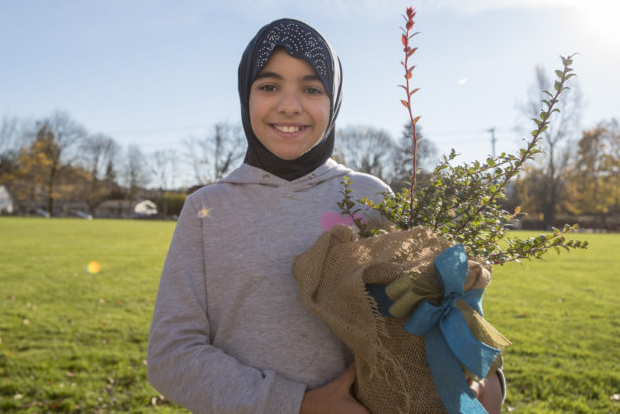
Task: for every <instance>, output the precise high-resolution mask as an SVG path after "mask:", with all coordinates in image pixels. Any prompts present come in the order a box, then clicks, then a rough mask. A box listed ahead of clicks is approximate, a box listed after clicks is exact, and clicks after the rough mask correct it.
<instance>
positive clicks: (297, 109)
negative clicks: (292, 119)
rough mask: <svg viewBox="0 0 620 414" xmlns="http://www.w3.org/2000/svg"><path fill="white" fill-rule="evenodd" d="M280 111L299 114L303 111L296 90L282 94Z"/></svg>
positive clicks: (279, 104) (287, 113) (279, 105)
mask: <svg viewBox="0 0 620 414" xmlns="http://www.w3.org/2000/svg"><path fill="white" fill-rule="evenodd" d="M280 96H281V97H280V102H279V103H278V112H280V113H282V114H286V115H294V114H299V113H301V111H302V106H301V101H300V99H299V96H298V95H297V93H296V92H283V93H282V95H280Z"/></svg>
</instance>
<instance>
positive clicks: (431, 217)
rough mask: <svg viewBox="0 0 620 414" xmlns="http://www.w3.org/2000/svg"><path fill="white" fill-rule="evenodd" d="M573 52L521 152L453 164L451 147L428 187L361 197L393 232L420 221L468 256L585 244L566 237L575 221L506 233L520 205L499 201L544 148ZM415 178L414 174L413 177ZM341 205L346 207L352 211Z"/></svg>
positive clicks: (500, 258)
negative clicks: (548, 230)
mask: <svg viewBox="0 0 620 414" xmlns="http://www.w3.org/2000/svg"><path fill="white" fill-rule="evenodd" d="M406 53H407V52H406ZM573 56H574V55H569V56H567V57H561V59H562V65H563V68H562V70H556V71H555V73H556V76H557V80H556V81H555V83H554V91H553V92H549V91H544V94H545V97H546V98H547V99H544V100H543V101H542V103H543V109H542V110H541V112H540V115H539V117H538V118H534V119H533V120H534V122H535V124H536V129H535V130H533V131H532V132H531V138H530V140H529V141H528V142H527V145H526V147H525V148H522V149H520V150H519V152H518V154H506V153H502V154H500V155H499V156H498V157H495V158H493V157H489V158H487V160H486V162H484V163H483V162H480V161H475V162H472V163H465V164H462V165H456V166H454V165H452V164H451V162H452V161H453V160H454V159H455V158H456V153H455V151H454V150H452V152H451V153H450V154H449V155H448V156H444V157H443V159H442V161H441V162H440V163H439V164H438V165H437V166H436V167H435V169H434V170H433V172H432V174H431V179H430V183H429V185H428V186H426V187H423V188H420V187H414V186H413V185H412V186H411V187H410V188H405V189H403V190H401V191H400V192H397V193H395V194H392V193H385V194H384V198H383V200H382V201H381V202H380V203H373V202H372V201H371V200H368V199H366V198H364V199H361V200H359V201H360V202H361V203H362V204H364V205H366V206H368V207H370V208H372V209H374V210H376V211H377V212H379V213H380V214H381V216H383V217H384V218H386V219H387V220H389V221H390V222H391V223H392V224H393V230H395V231H398V230H407V229H410V228H413V227H416V226H424V227H427V228H430V229H432V230H434V231H435V232H437V233H439V234H441V235H442V236H444V237H446V238H448V239H450V240H452V241H453V242H455V243H462V244H463V245H464V246H465V247H466V249H467V251H468V253H469V254H470V255H472V256H476V257H482V258H485V259H486V260H487V261H488V262H489V263H493V264H501V263H505V262H509V261H515V260H520V259H531V258H541V257H542V256H543V255H544V254H545V253H547V252H548V251H549V250H552V249H553V250H555V251H557V252H559V251H561V250H562V249H564V250H570V249H577V248H586V247H587V242H582V241H575V240H567V239H566V238H565V234H566V233H568V232H570V231H573V230H575V229H576V226H565V227H564V228H563V229H562V230H558V229H555V228H554V229H553V233H552V234H549V235H545V234H542V235H540V236H538V237H535V238H529V239H519V238H506V233H505V230H504V229H505V227H506V224H508V222H509V221H510V220H512V219H514V218H515V217H517V216H518V215H519V214H520V210H519V209H518V208H517V209H516V211H515V212H514V213H512V214H511V213H508V212H507V211H505V210H504V209H502V207H501V205H500V204H499V202H500V201H502V200H504V199H505V198H506V194H505V191H506V188H507V185H508V183H509V182H510V181H511V180H512V179H513V178H515V177H516V176H517V175H518V174H519V172H521V170H522V169H523V167H524V164H525V162H526V161H528V160H530V159H532V158H533V157H534V156H535V155H536V154H537V153H539V152H540V151H541V150H540V148H539V141H540V140H541V139H542V136H543V135H542V134H543V133H544V132H545V131H546V130H547V128H548V126H549V122H550V119H551V115H552V114H553V113H554V112H560V110H559V109H558V108H556V105H557V103H558V101H559V98H560V95H561V94H562V92H564V91H565V90H567V89H568V87H567V86H566V82H567V80H568V79H570V78H571V77H573V76H575V75H574V73H571V72H572V68H571V65H572V63H573ZM407 86H408V85H407ZM408 108H410V104H409V106H408ZM414 148H415V143H414ZM413 157H414V158H415V153H414V154H413ZM413 165H414V166H415V161H414V164H413ZM414 168H415V167H414ZM414 177H415V176H414V175H413V174H412V179H413V178H414ZM345 181H348V182H346V184H345V183H344V182H343V185H345V190H344V191H346V190H347V189H349V193H346V196H348V197H349V198H348V199H347V198H346V197H345V199H346V200H347V201H346V203H345V204H343V205H342V206H341V203H339V206H341V209H342V211H343V214H349V213H351V209H352V208H353V205H351V206H349V205H348V203H353V204H354V202H353V201H352V200H351V199H350V188H349V187H350V184H351V183H350V180H345ZM343 202H344V200H343ZM343 206H345V207H347V208H348V213H347V212H346V211H345V209H343V208H342V207H343ZM355 212H357V210H355ZM355 212H353V213H352V214H353V215H354V214H355ZM353 215H352V216H351V217H353ZM358 227H359V225H358ZM360 230H361V231H360V235H361V236H362V237H368V236H372V235H374V234H376V230H373V229H367V228H364V229H363V230H362V228H361V227H360Z"/></svg>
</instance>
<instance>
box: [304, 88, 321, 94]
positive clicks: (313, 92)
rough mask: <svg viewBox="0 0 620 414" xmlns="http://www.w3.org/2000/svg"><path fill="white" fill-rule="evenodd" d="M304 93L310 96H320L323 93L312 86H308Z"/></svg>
mask: <svg viewBox="0 0 620 414" xmlns="http://www.w3.org/2000/svg"><path fill="white" fill-rule="evenodd" d="M306 93H309V94H311V95H320V94H322V93H323V91H322V90H321V89H319V88H315V87H314V86H308V87H307V88H306Z"/></svg>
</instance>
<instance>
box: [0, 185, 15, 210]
mask: <svg viewBox="0 0 620 414" xmlns="http://www.w3.org/2000/svg"><path fill="white" fill-rule="evenodd" d="M14 204H15V202H14V200H13V197H12V196H11V194H10V193H9V190H7V188H6V187H5V186H3V185H0V214H13V211H14Z"/></svg>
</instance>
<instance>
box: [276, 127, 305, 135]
mask: <svg viewBox="0 0 620 414" xmlns="http://www.w3.org/2000/svg"><path fill="white" fill-rule="evenodd" d="M274 128H275V129H277V130H278V131H282V132H288V133H291V132H297V131H299V130H300V129H301V128H300V127H298V126H283V125H274Z"/></svg>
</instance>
